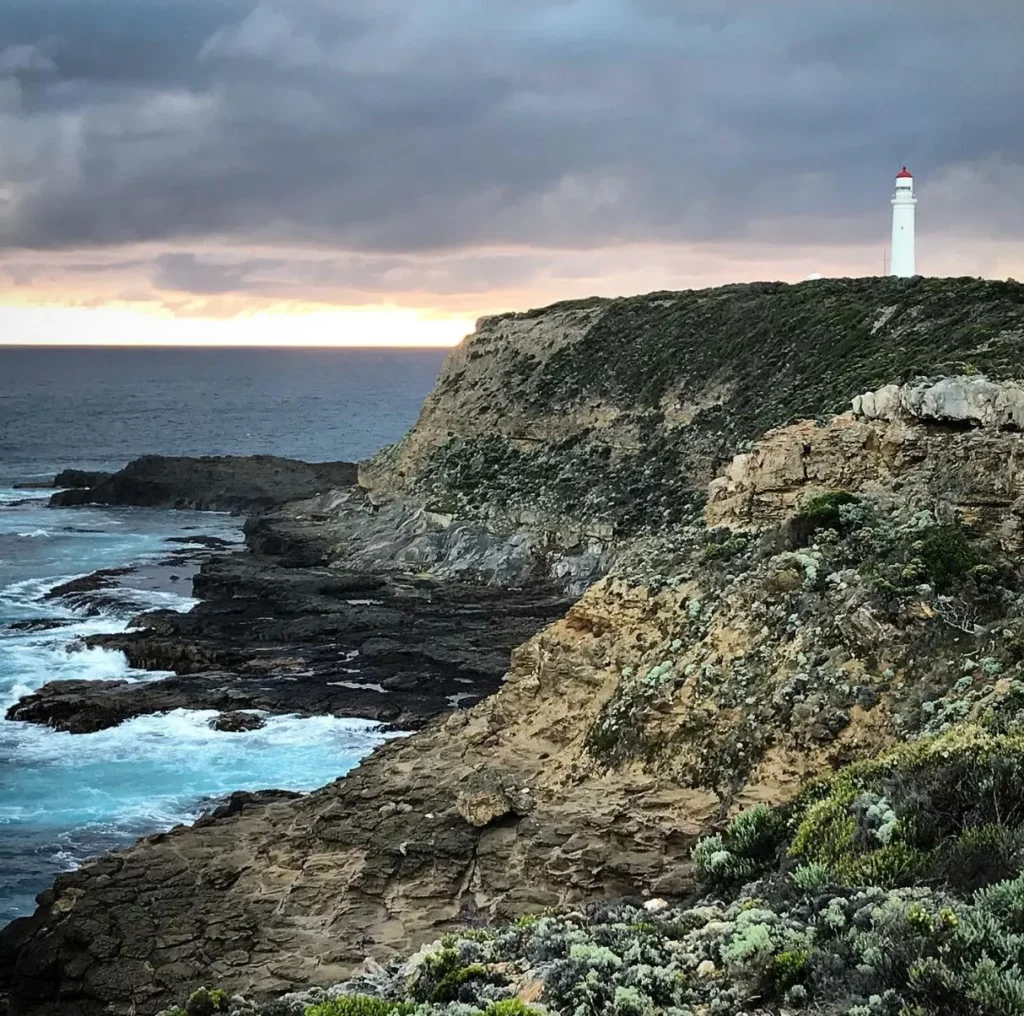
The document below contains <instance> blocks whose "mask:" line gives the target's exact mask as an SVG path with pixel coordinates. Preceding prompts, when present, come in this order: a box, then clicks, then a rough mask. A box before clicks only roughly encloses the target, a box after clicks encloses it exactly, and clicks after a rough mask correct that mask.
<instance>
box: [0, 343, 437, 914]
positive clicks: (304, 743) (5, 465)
mask: <svg viewBox="0 0 1024 1016" xmlns="http://www.w3.org/2000/svg"><path fill="white" fill-rule="evenodd" d="M443 358H444V351H441V350H361V349H360V350H352V349H349V350H344V349H338V350H322V349H318V350H304V349H299V350H282V349H231V350H224V349H216V350H213V349H188V350H185V349H144V348H138V349H84V348H73V349H45V350H44V349H25V348H7V349H5V348H3V347H0V717H2V716H3V714H4V713H5V712H6V710H7V708H8V707H9V706H10V705H12V704H13V703H14V702H16V701H17V700H18V699H19V698H20V697H22V696H23V695H26V694H29V693H30V692H31V691H32V690H34V689H36V688H38V687H40V686H41V685H43V684H45V683H46V682H47V681H51V680H61V679H81V680H104V679H112V678H118V679H127V680H138V681H148V680H154V679H159V676H160V675H154V674H152V673H144V672H139V671H133V670H132V669H131V668H130V667H129V666H128V665H127V662H126V660H125V658H124V656H123V655H122V654H120V653H116V652H111V651H109V650H104V649H99V648H88V649H87V648H85V647H84V646H83V645H82V642H81V639H82V638H83V637H84V636H86V635H88V634H92V633H96V632H104V631H107V632H109V631H119V630H122V629H123V628H124V627H125V626H126V624H127V623H128V621H129V620H130V618H131V617H133V616H134V615H136V614H138V613H139V612H141V611H143V610H146V609H153V608H155V607H164V608H171V609H175V610H188V609H189V608H190V607H191V606H192V605H193V604H194V602H195V601H194V600H192V599H191V598H190V593H191V589H190V588H189V584H188V582H187V581H184V580H182V581H180V582H179V583H178V584H177V585H175V584H173V583H171V582H169V581H168V577H167V571H168V569H167V568H166V567H165V568H163V569H161V568H160V566H159V562H161V561H163V560H165V559H166V557H167V554H168V551H169V549H171V548H172V547H178V548H180V546H181V544H180V543H175V544H172V543H169V542H168V541H169V540H176V541H180V540H182V539H186V538H188V537H189V536H190V535H197V534H201V535H212V536H219V537H221V538H222V539H225V540H228V541H232V542H240V541H241V523H242V521H243V520H242V519H239V518H233V517H231V516H229V515H223V514H216V513H209V512H203V513H200V512H169V511H159V510H153V509H137V508H100V507H92V506H90V507H83V508H75V509H50V508H49V507H47V504H46V501H47V497H48V492H47V491H36V490H24V489H17V488H15V486H14V485H15V484H16V483H20V482H26V481H29V482H31V481H36V480H42V479H46V478H50V477H52V476H53V475H54V474H55V473H57V472H58V471H60V470H61V469H64V468H67V467H76V468H83V469H106V470H113V469H118V468H120V467H121V466H123V465H125V463H127V462H128V461H129V460H130V459H132V458H135V457H137V456H139V455H142V454H146V453H154V454H165V455H207V454H209V455H249V454H256V453H267V454H275V455H287V456H292V457H295V458H302V459H306V460H309V461H324V460H339V459H342V460H352V461H354V460H357V459H359V458H362V457H365V456H366V455H368V454H370V453H371V452H373V451H374V450H376V449H377V448H379V447H381V446H382V445H384V444H387V443H389V442H391V441H394V440H396V439H397V438H399V437H401V435H402V434H403V433H404V432H405V431H406V429H407V428H408V427H409V426H410V425H411V424H412V423H413V422H414V421H415V419H416V415H417V413H418V411H419V407H420V405H421V403H422V401H423V399H424V398H425V396H426V395H427V394H428V392H429V391H430V389H431V388H432V386H433V383H434V379H435V377H436V375H437V372H438V369H439V367H440V365H441V362H442V360H443ZM124 565H140V566H142V567H140V568H139V570H138V571H137V572H136V573H133V574H132V575H129V576H128V577H127V578H125V579H124V580H123V584H124V585H125V587H126V588H123V589H122V590H120V591H119V593H118V596H117V597H116V599H114V600H113V601H112V602H111V603H109V604H104V605H103V606H102V607H100V608H97V607H96V606H95V605H92V606H82V607H73V606H70V605H68V604H67V603H66V602H64V601H61V600H47V599H46V598H45V597H46V593H47V592H48V591H49V590H51V589H53V588H54V587H55V586H56V585H59V584H60V583H62V582H64V581H66V580H68V579H70V578H74V577H77V576H81V575H86V574H89V573H90V572H93V571H95V570H97V569H99V568H112V567H119V566H124ZM179 570H180V569H179ZM179 586H181V587H182V588H179ZM35 621H43V622H45V624H46V625H47V627H42V626H36V625H33V624H32V623H31V622H35ZM57 625H59V626H57ZM212 715H213V714H210V713H204V712H197V711H189V710H176V711H175V712H172V713H168V714H163V715H157V716H146V717H139V718H137V719H135V720H131V721H129V722H127V723H124V724H122V725H121V726H119V727H116V728H113V729H111V730H106V731H101V732H98V733H95V734H81V735H71V734H66V733H59V732H56V731H53V730H50V729H47V728H43V727H38V726H35V725H31V724H26V723H14V722H10V721H7V720H2V719H0V926H2V925H3V924H4V923H6V922H7V921H9V920H11V919H13V918H15V917H18V916H21V915H23V914H27V913H30V912H31V911H32V909H33V907H34V897H35V895H36V894H37V893H38V892H40V891H41V890H43V889H45V888H46V887H47V886H49V884H50V883H51V882H52V880H53V877H54V875H56V874H57V873H58V872H60V871H63V870H67V869H68V868H71V867H74V866H75V865H76V864H79V863H80V862H81V861H82V860H83V859H85V858H86V857H91V856H95V855H96V854H98V853H102V852H103V851H104V850H107V849H110V848H112V847H117V846H121V845H124V844H127V843H130V842H131V841H132V840H134V839H135V838H136V837H138V836H140V835H143V834H146V833H150V832H154V831H157V830H160V829H166V828H169V827H171V826H172V825H174V824H176V823H178V822H186V821H192V820H194V819H195V818H196V817H197V815H198V814H199V813H200V812H201V811H202V810H203V809H204V807H207V806H209V804H210V803H211V802H212V801H214V800H216V799H218V798H222V797H224V796H226V795H227V794H229V793H230V792H232V791H235V790H257V789H266V788H275V789H284V790H311V789H314V788H315V787H318V786H322V785H323V784H325V783H328V782H330V781H331V780H332V779H335V778H337V777H338V776H341V775H344V773H345V772H347V771H348V770H349V769H350V768H351V767H352V766H353V765H354V764H355V763H356V762H358V760H359V759H360V758H362V757H363V755H365V754H366V753H367V752H368V751H370V750H371V749H372V748H373V747H374V746H375V745H376V744H378V743H379V742H380V740H381V739H382V736H381V735H380V734H379V733H377V732H376V731H375V729H374V726H373V725H372V724H369V723H366V722H364V721H360V720H346V719H336V718H333V717H314V718H305V719H303V718H298V717H289V716H282V717H271V718H269V720H268V722H267V725H266V726H265V727H264V728H263V729H262V730H259V731H251V732H248V733H241V734H232V733H220V732H216V731H214V730H212V729H211V727H210V725H209V720H210V718H211V717H212Z"/></svg>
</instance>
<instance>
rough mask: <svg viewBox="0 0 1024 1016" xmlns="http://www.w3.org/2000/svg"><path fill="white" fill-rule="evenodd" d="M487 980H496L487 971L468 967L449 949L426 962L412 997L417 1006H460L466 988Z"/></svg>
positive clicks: (455, 950) (482, 967) (425, 960)
mask: <svg viewBox="0 0 1024 1016" xmlns="http://www.w3.org/2000/svg"><path fill="white" fill-rule="evenodd" d="M485 980H490V981H493V980H494V977H493V976H491V975H489V974H488V971H487V968H486V967H484V966H483V965H481V964H479V963H470V964H466V963H464V962H463V960H462V957H461V956H460V954H459V951H458V950H457V949H454V948H451V947H447V946H446V947H444V948H441V949H439V950H438V951H437V952H435V953H431V954H430V955H429V956H427V957H426V958H425V959H424V961H423V963H422V965H421V966H420V968H419V970H418V971H417V972H416V976H415V979H414V981H413V984H412V986H411V993H412V996H413V998H415V999H416V1001H417V1002H438V1003H447V1002H456V1001H458V999H459V992H460V989H461V988H462V987H463V985H465V984H466V983H467V982H469V981H485Z"/></svg>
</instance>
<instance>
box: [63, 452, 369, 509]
mask: <svg viewBox="0 0 1024 1016" xmlns="http://www.w3.org/2000/svg"><path fill="white" fill-rule="evenodd" d="M83 475H84V474H83ZM60 476H62V477H65V478H66V477H67V476H68V473H67V472H65V473H62V474H60ZM80 478H81V477H80ZM355 478H356V467H355V466H354V465H352V464H351V463H348V462H314V463H309V462H300V461H298V460H297V459H284V458H279V457H276V456H272V455H250V456H247V457H240V456H229V455H221V456H204V457H202V458H176V457H169V456H162V455H146V456H143V457H142V458H139V459H135V460H134V461H132V462H130V463H128V465H127V466H125V468H124V469H122V470H121V471H120V472H118V473H114V474H112V475H103V474H99V479H98V480H97V482H95V483H92V484H89V485H88V486H87V487H86V488H84V489H79V488H76V489H72V490H62V491H58V492H57V493H56V494H54V495H53V496H52V497H51V498H50V504H51V506H53V507H56V508H67V507H73V506H75V505H83V504H110V505H135V506H139V507H145V508H192V509H198V510H201V511H257V510H260V509H265V508H269V507H272V506H274V505H278V504H281V503H283V502H285V501H291V500H296V499H299V498H305V497H310V496H312V495H314V494H317V493H320V492H321V491H324V490H328V489H330V488H331V487H347V486H349V485H351V484H352V483H354V482H355Z"/></svg>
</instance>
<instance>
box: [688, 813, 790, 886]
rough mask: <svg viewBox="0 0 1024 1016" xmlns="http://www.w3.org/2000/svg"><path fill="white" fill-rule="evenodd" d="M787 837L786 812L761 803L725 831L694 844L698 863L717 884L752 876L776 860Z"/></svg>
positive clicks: (700, 868)
mask: <svg viewBox="0 0 1024 1016" xmlns="http://www.w3.org/2000/svg"><path fill="white" fill-rule="evenodd" d="M785 837H786V821H785V819H784V818H783V816H782V814H781V813H780V812H778V811H776V810H775V809H773V808H770V807H768V805H766V804H758V805H756V806H755V807H753V808H750V809H748V810H747V811H744V812H741V813H740V814H739V815H737V816H736V817H735V818H734V819H733V820H732V821H731V822H730V823H729V825H728V826H726V828H725V832H724V833H722V834H721V835H713V836H706V837H704V838H703V839H701V840H700V841H699V842H698V843H697V845H696V846H695V847H694V848H693V854H692V856H693V862H694V866H695V867H696V869H697V872H698V874H700V875H702V876H703V877H704V878H705V879H706V880H707V881H708V882H711V883H713V884H717V885H727V884H729V883H731V882H738V881H741V880H743V879H750V878H753V877H754V876H756V875H757V874H758V873H759V872H761V871H764V870H766V869H767V868H768V867H770V866H771V865H772V864H773V863H774V861H775V860H776V856H777V854H778V850H779V847H780V846H781V845H782V843H783V842H784V840H785Z"/></svg>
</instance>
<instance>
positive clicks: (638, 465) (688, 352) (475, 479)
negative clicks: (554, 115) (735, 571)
mask: <svg viewBox="0 0 1024 1016" xmlns="http://www.w3.org/2000/svg"><path fill="white" fill-rule="evenodd" d="M1022 351H1024V286H1021V285H1019V284H1017V283H1013V282H989V281H983V280H974V279H920V278H919V279H910V280H902V279H892V278H880V279H832V280H820V281H815V282H808V283H802V284H800V285H795V286H789V285H783V284H781V283H764V284H755V285H741V286H726V287H722V288H718V289H711V290H703V291H695V292H685V293H655V294H651V295H648V296H642V297H632V298H628V299H621V300H588V301H580V302H575V303H566V304H558V305H555V306H553V307H550V308H547V309H545V310H541V311H531V312H529V313H526V314H509V315H503V316H500V317H494V318H488V319H485V320H483V321H481V322H480V325H479V327H478V330H477V332H476V333H475V334H474V335H472V336H470V338H469V339H468V340H467V341H466V342H465V343H463V344H462V345H461V346H460V347H458V348H457V349H456V350H455V351H454V352H453V353H452V354H451V356H450V357H449V358H448V360H447V362H446V364H445V366H444V368H443V370H442V372H441V376H440V377H439V379H438V383H437V386H436V388H435V389H434V392H433V393H432V394H431V396H430V397H429V398H428V399H427V401H426V403H425V404H424V407H423V411H422V413H421V414H420V418H419V421H418V422H417V424H416V426H415V427H414V428H413V430H412V431H411V432H410V434H409V435H408V436H407V437H406V438H405V439H404V440H403V441H401V442H399V443H398V444H397V445H395V446H393V447H391V448H389V449H386V450H385V451H384V452H382V453H381V454H379V455H378V456H377V457H376V458H374V459H373V460H371V461H370V462H367V463H364V464H363V465H362V467H361V471H360V480H361V482H362V483H364V484H365V485H367V486H369V487H372V488H375V489H379V490H390V491H396V490H397V491H404V492H406V493H409V494H412V495H415V496H417V497H419V498H422V499H423V500H425V502H426V503H427V505H428V506H430V507H432V508H434V509H436V510H438V511H441V512H445V513H449V514H453V515H455V516H457V517H459V518H473V519H481V520H484V521H487V522H488V523H489V524H490V525H491V526H492V527H495V528H497V529H499V530H506V531H507V530H510V529H515V528H518V527H523V526H525V527H528V528H541V529H544V530H546V531H549V532H550V533H552V534H553V537H554V539H555V540H556V541H557V542H558V543H559V544H560V545H562V546H566V545H568V546H575V545H577V544H578V543H580V542H586V541H587V540H588V539H589V540H593V539H597V540H603V541H608V540H610V539H612V538H614V539H621V538H622V537H624V536H630V535H635V534H638V533H643V532H652V531H653V532H656V531H660V530H663V529H665V528H666V527H670V526H671V525H674V524H677V523H679V522H680V521H685V520H688V519H691V518H692V517H693V516H694V514H695V512H696V510H697V509H698V508H699V506H700V504H701V502H702V499H703V496H704V488H705V486H706V485H707V483H708V481H709V480H710V479H711V478H712V477H713V476H714V475H715V473H716V471H717V470H718V468H719V466H720V465H722V464H723V463H725V462H726V461H728V460H729V459H730V458H731V457H732V455H734V454H736V453H737V452H741V451H744V450H746V446H747V445H748V444H749V443H750V442H753V441H754V440H756V439H758V438H760V436H761V435H762V434H763V433H764V432H765V431H767V430H769V429H771V428H773V427H779V426H783V425H785V424H788V423H790V422H792V421H793V420H796V419H800V418H803V417H816V416H821V415H826V416H827V415H830V414H832V413H837V412H842V411H843V410H844V409H846V408H848V406H849V404H850V400H851V399H852V398H853V397H854V396H855V395H858V394H860V393H862V392H864V391H868V390H870V389H874V388H878V387H879V386H881V385H884V384H889V383H892V382H900V381H905V380H910V379H911V378H913V377H915V376H917V375H928V374H957V373H961V372H962V371H963V370H964V369H965V368H966V369H968V370H977V371H980V372H982V373H985V374H987V375H989V376H990V377H993V378H996V379H998V378H1006V377H1013V376H1015V375H1016V374H1017V373H1019V369H1020V368H1019V364H1020V358H1021V353H1022Z"/></svg>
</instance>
